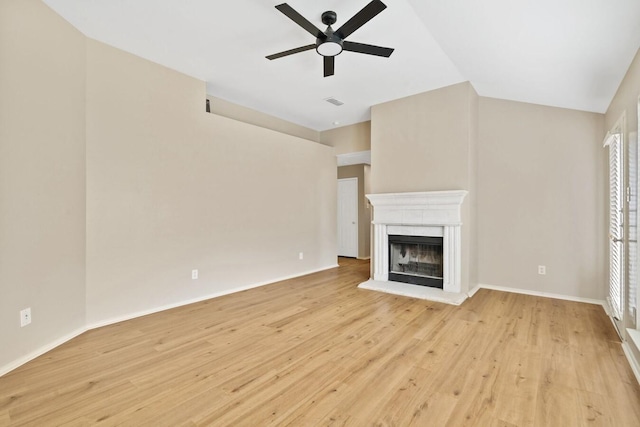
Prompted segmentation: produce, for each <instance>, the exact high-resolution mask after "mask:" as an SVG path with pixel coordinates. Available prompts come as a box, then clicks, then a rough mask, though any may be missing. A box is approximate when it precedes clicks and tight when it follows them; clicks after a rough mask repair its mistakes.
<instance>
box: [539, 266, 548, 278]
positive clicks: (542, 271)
mask: <svg viewBox="0 0 640 427" xmlns="http://www.w3.org/2000/svg"><path fill="white" fill-rule="evenodd" d="M538 274H540V275H543V276H544V275H545V274H547V266H546V265H539V266H538Z"/></svg>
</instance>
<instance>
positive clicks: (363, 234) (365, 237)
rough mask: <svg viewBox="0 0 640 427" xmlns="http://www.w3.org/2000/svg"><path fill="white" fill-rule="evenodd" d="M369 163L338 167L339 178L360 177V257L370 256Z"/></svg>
mask: <svg viewBox="0 0 640 427" xmlns="http://www.w3.org/2000/svg"><path fill="white" fill-rule="evenodd" d="M365 168H366V169H367V170H368V169H369V165H350V166H341V167H339V168H338V179H343V178H358V258H365V259H366V258H369V253H370V228H371V208H370V206H369V203H368V201H367V198H366V197H365V194H367V192H366V191H367V187H368V184H367V179H368V175H369V174H368V172H365Z"/></svg>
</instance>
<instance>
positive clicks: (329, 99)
mask: <svg viewBox="0 0 640 427" xmlns="http://www.w3.org/2000/svg"><path fill="white" fill-rule="evenodd" d="M325 101H327V102H328V103H329V104H333V105H335V106H336V107H339V106H341V105H343V104H344V102H342V101H339V100H337V99H335V98H334V97H332V96H331V97H329V98H326V99H325Z"/></svg>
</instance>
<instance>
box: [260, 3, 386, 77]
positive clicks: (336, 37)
mask: <svg viewBox="0 0 640 427" xmlns="http://www.w3.org/2000/svg"><path fill="white" fill-rule="evenodd" d="M386 8H387V6H386V5H385V4H384V3H382V2H381V1H380V0H373V1H372V2H371V3H369V4H368V5H366V6H365V7H364V8H362V10H360V12H358V13H356V14H355V15H353V17H352V18H351V19H349V20H348V21H347V22H345V23H344V24H343V25H342V26H341V27H340V28H338V29H337V30H336V31H334V30H333V28H331V25H333V24H335V22H336V18H337V15H336V13H335V12H333V11H330V10H329V11H326V12H324V13H323V14H322V23H323V24H325V25H327V29H326V30H325V31H321V30H320V29H319V28H318V27H316V26H315V25H313V24H312V23H311V22H309V21H308V20H307V19H306V18H305V17H303V16H302V15H300V14H299V13H298V12H296V11H295V10H294V9H293V8H292V7H291V6H289V5H288V4H287V3H282V4H279V5H277V6H276V9H278V10H279V11H280V12H282V13H284V14H285V15H286V16H288V17H289V19H291V20H292V21H293V22H295V23H296V24H298V25H299V26H301V27H302V28H303V29H304V30H306V31H307V32H309V33H310V34H311V35H312V36H314V37H316V42H315V43H314V44H309V45H306V46H301V47H297V48H295V49H290V50H285V51H284V52H280V53H275V54H273V55H269V56H267V59H278V58H282V57H283V56H288V55H293V54H294V53H300V52H304V51H307V50H311V49H315V50H316V52H318V54H319V55H321V56H322V57H323V58H324V76H325V77H328V76H332V75H333V73H334V65H335V57H336V56H337V55H339V54H340V53H342V51H343V50H346V51H348V52H357V53H364V54H367V55H377V56H384V57H386V58H388V57H389V56H391V53H393V49H391V48H388V47H380V46H373V45H370V44H363V43H355V42H350V41H346V40H345V39H346V38H347V37H348V36H349V35H350V34H351V33H353V32H354V31H356V30H357V29H358V28H360V27H362V26H363V25H364V24H366V23H367V22H369V20H371V19H372V18H373V17H374V16H376V15H377V14H379V13H380V12H382V11H383V10H385V9H386Z"/></svg>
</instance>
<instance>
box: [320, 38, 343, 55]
mask: <svg viewBox="0 0 640 427" xmlns="http://www.w3.org/2000/svg"><path fill="white" fill-rule="evenodd" d="M316 51H317V52H318V53H319V54H320V55H322V56H336V55H339V54H340V53H341V52H342V45H341V44H340V43H336V42H334V41H326V42H324V43H320V44H319V45H318V46H316Z"/></svg>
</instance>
